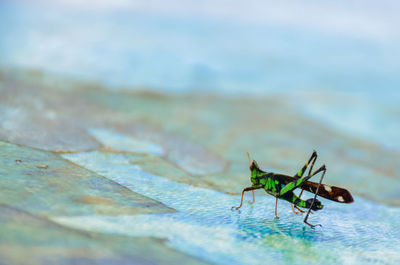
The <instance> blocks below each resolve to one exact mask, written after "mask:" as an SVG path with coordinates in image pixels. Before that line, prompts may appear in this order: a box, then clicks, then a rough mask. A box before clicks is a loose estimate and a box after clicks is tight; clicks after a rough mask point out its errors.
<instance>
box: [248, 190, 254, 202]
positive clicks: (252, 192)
mask: <svg viewBox="0 0 400 265" xmlns="http://www.w3.org/2000/svg"><path fill="white" fill-rule="evenodd" d="M251 194H252V195H253V201H248V203H250V204H253V203H254V202H255V201H256V198H255V197H254V190H252V191H251Z"/></svg>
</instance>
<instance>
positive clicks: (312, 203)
mask: <svg viewBox="0 0 400 265" xmlns="http://www.w3.org/2000/svg"><path fill="white" fill-rule="evenodd" d="M319 172H322V176H321V178H320V180H319V183H318V186H317V190H316V191H315V195H314V198H313V200H312V202H311V205H310V208H309V209H308V212H307V214H306V217H305V218H304V223H306V224H308V225H309V226H311V227H315V226H316V225H312V224H310V223H309V222H307V219H308V216H309V215H310V212H311V209H312V207H313V205H314V202H315V200H316V199H317V195H318V191H319V188H320V186H321V183H322V180H323V179H324V176H325V173H326V167H325V165H323V166H322V167H320V168H319V169H318V170H317V171H315V172H314V173H313V174H312V176H314V175H316V174H318V173H319ZM319 225H320V224H319ZM320 226H321V225H320Z"/></svg>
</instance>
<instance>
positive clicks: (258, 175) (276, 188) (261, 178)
mask: <svg viewBox="0 0 400 265" xmlns="http://www.w3.org/2000/svg"><path fill="white" fill-rule="evenodd" d="M247 156H248V158H249V164H250V172H251V176H250V180H251V183H252V185H251V186H250V187H247V188H244V189H243V191H242V199H241V201H240V205H239V206H238V207H235V206H234V207H232V209H236V210H238V209H239V208H241V207H242V204H243V195H244V193H245V192H246V191H251V192H252V194H253V201H249V203H250V204H252V203H254V201H255V198H254V190H257V189H264V190H265V191H266V192H267V193H268V194H270V195H272V196H274V197H275V198H276V201H275V217H276V218H277V219H279V217H278V215H277V206H278V199H282V200H285V201H288V202H290V204H291V207H292V210H293V212H294V213H295V214H299V213H304V212H305V211H303V210H301V209H300V208H299V207H301V208H308V211H307V214H306V216H305V218H304V223H306V224H307V225H309V226H311V227H315V225H312V224H310V223H309V222H308V221H307V220H308V216H309V215H310V213H311V210H313V211H319V210H321V209H322V208H323V207H324V206H323V205H322V204H321V202H320V201H319V200H318V199H317V195H319V196H320V197H323V198H326V199H328V200H332V201H336V202H340V203H351V202H353V197H352V196H351V194H350V192H349V191H348V190H346V189H343V188H339V187H335V186H329V185H325V184H322V180H323V178H324V176H325V173H326V167H325V165H323V166H321V167H320V168H319V169H317V170H315V171H312V170H313V167H314V164H315V161H316V160H317V157H318V155H317V152H316V151H315V150H314V151H313V153H312V155H311V157H310V159H309V160H308V161H307V163H306V164H305V165H304V166H303V168H302V169H301V170H300V171H299V172H297V173H296V174H295V175H294V176H293V177H291V176H287V175H283V174H276V173H272V172H265V171H263V170H261V169H260V168H259V166H258V164H257V162H256V161H255V160H253V161H251V159H250V155H249V153H247ZM310 164H311V166H310V169H309V171H308V175H306V176H304V173H305V172H306V171H307V168H308V166H309V165H310ZM318 173H322V175H321V178H320V180H319V183H316V182H311V181H308V180H309V179H310V178H311V177H313V176H315V175H317V174H318ZM303 176H304V177H303ZM297 188H299V189H301V192H300V194H299V196H296V194H294V190H295V189H297ZM304 190H306V191H309V192H311V193H314V198H310V199H307V200H302V199H301V198H300V197H301V195H302V194H303V191H304ZM293 204H294V206H293ZM294 208H296V209H297V210H299V212H296V211H295V210H294Z"/></svg>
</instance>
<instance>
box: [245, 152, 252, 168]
mask: <svg viewBox="0 0 400 265" xmlns="http://www.w3.org/2000/svg"><path fill="white" fill-rule="evenodd" d="M246 154H247V157H248V158H249V166H251V158H250V154H249V152H246Z"/></svg>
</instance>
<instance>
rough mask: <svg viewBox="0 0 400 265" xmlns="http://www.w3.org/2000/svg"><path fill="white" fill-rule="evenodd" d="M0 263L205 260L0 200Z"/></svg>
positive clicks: (147, 240)
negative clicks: (69, 225)
mask: <svg viewBox="0 0 400 265" xmlns="http://www.w3.org/2000/svg"><path fill="white" fill-rule="evenodd" d="M0 256H1V260H0V264H30V265H31V264H32V265H36V264H107V265H108V264H143V265H147V264H206V263H205V262H202V261H200V260H197V259H195V258H192V257H189V256H187V255H184V254H181V253H179V252H177V251H175V250H173V249H171V248H169V247H166V245H165V242H164V241H163V240H159V239H152V238H140V237H135V238H131V237H126V236H121V235H111V234H108V235H105V234H101V233H93V232H85V231H82V230H76V229H71V228H67V227H63V226H61V225H59V224H57V223H54V222H52V221H50V220H48V219H46V218H41V217H38V216H36V215H31V214H29V213H27V212H24V211H21V210H16V209H14V208H11V207H9V206H6V205H4V204H0Z"/></svg>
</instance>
